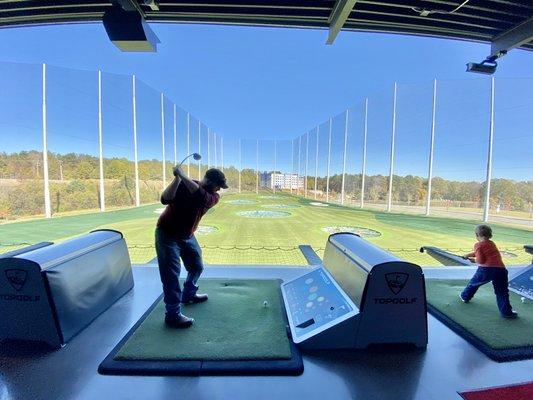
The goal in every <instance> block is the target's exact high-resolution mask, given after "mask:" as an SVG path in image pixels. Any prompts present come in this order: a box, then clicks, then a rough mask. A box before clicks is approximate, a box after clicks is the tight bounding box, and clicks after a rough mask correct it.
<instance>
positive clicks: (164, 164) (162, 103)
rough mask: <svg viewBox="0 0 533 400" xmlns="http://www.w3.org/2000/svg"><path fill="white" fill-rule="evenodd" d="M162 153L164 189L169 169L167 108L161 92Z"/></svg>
mask: <svg viewBox="0 0 533 400" xmlns="http://www.w3.org/2000/svg"><path fill="white" fill-rule="evenodd" d="M161 151H162V153H163V188H165V187H166V186H167V169H166V159H165V106H164V97H163V92H161Z"/></svg>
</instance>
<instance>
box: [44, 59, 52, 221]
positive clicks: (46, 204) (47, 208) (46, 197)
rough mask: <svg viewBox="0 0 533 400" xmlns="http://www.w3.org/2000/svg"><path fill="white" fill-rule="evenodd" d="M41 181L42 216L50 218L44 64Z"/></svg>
mask: <svg viewBox="0 0 533 400" xmlns="http://www.w3.org/2000/svg"><path fill="white" fill-rule="evenodd" d="M42 114H43V115H42V117H43V180H44V215H45V217H46V218H51V217H52V207H51V204H50V183H49V180H48V138H47V134H48V132H47V121H46V117H47V115H46V114H47V110H46V64H43V108H42Z"/></svg>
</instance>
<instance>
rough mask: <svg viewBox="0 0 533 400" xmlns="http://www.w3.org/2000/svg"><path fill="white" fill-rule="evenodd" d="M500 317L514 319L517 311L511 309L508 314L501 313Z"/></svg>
mask: <svg viewBox="0 0 533 400" xmlns="http://www.w3.org/2000/svg"><path fill="white" fill-rule="evenodd" d="M502 317H503V318H507V319H515V318H517V317H518V313H517V312H516V311H511V313H510V314H502Z"/></svg>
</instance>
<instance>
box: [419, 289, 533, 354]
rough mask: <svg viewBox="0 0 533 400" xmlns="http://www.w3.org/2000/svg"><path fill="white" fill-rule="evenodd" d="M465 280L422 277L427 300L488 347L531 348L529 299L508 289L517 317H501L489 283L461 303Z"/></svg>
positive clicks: (531, 308)
mask: <svg viewBox="0 0 533 400" xmlns="http://www.w3.org/2000/svg"><path fill="white" fill-rule="evenodd" d="M466 283H467V281H466V280H434V279H431V280H426V294H427V300H428V303H429V304H430V305H431V306H432V307H434V308H435V309H436V310H437V311H438V312H440V313H441V314H444V316H445V317H447V318H449V319H450V320H452V321H453V322H454V323H455V324H457V325H459V326H460V327H462V328H463V329H464V330H465V331H466V332H467V333H468V334H470V335H473V336H474V337H476V338H478V339H479V340H481V341H482V342H483V343H485V344H486V345H487V346H488V347H489V348H491V349H496V350H501V349H510V348H518V347H528V346H529V347H530V350H529V351H530V352H533V334H532V332H533V303H532V302H528V303H522V302H521V301H520V296H518V295H517V294H516V293H513V292H511V293H510V301H511V305H512V306H513V309H514V310H515V311H516V312H517V313H518V318H517V319H513V320H510V319H505V318H502V317H501V316H500V313H499V312H498V307H497V306H496V297H495V295H494V292H493V288H492V285H491V284H490V283H489V284H487V285H484V286H482V287H481V288H480V289H479V290H478V291H477V293H476V295H475V296H474V298H473V299H472V300H471V301H470V302H469V303H463V302H462V301H461V300H460V299H459V293H461V291H462V290H463V289H464V287H465V285H466ZM467 336H468V335H467ZM467 339H468V337H467Z"/></svg>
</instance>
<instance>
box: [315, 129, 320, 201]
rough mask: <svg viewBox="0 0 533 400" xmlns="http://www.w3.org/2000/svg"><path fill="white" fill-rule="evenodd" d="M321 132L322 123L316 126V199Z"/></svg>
mask: <svg viewBox="0 0 533 400" xmlns="http://www.w3.org/2000/svg"><path fill="white" fill-rule="evenodd" d="M319 134H320V125H318V126H317V127H316V156H315V200H316V196H317V194H316V189H317V186H316V185H317V179H318V137H319Z"/></svg>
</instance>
